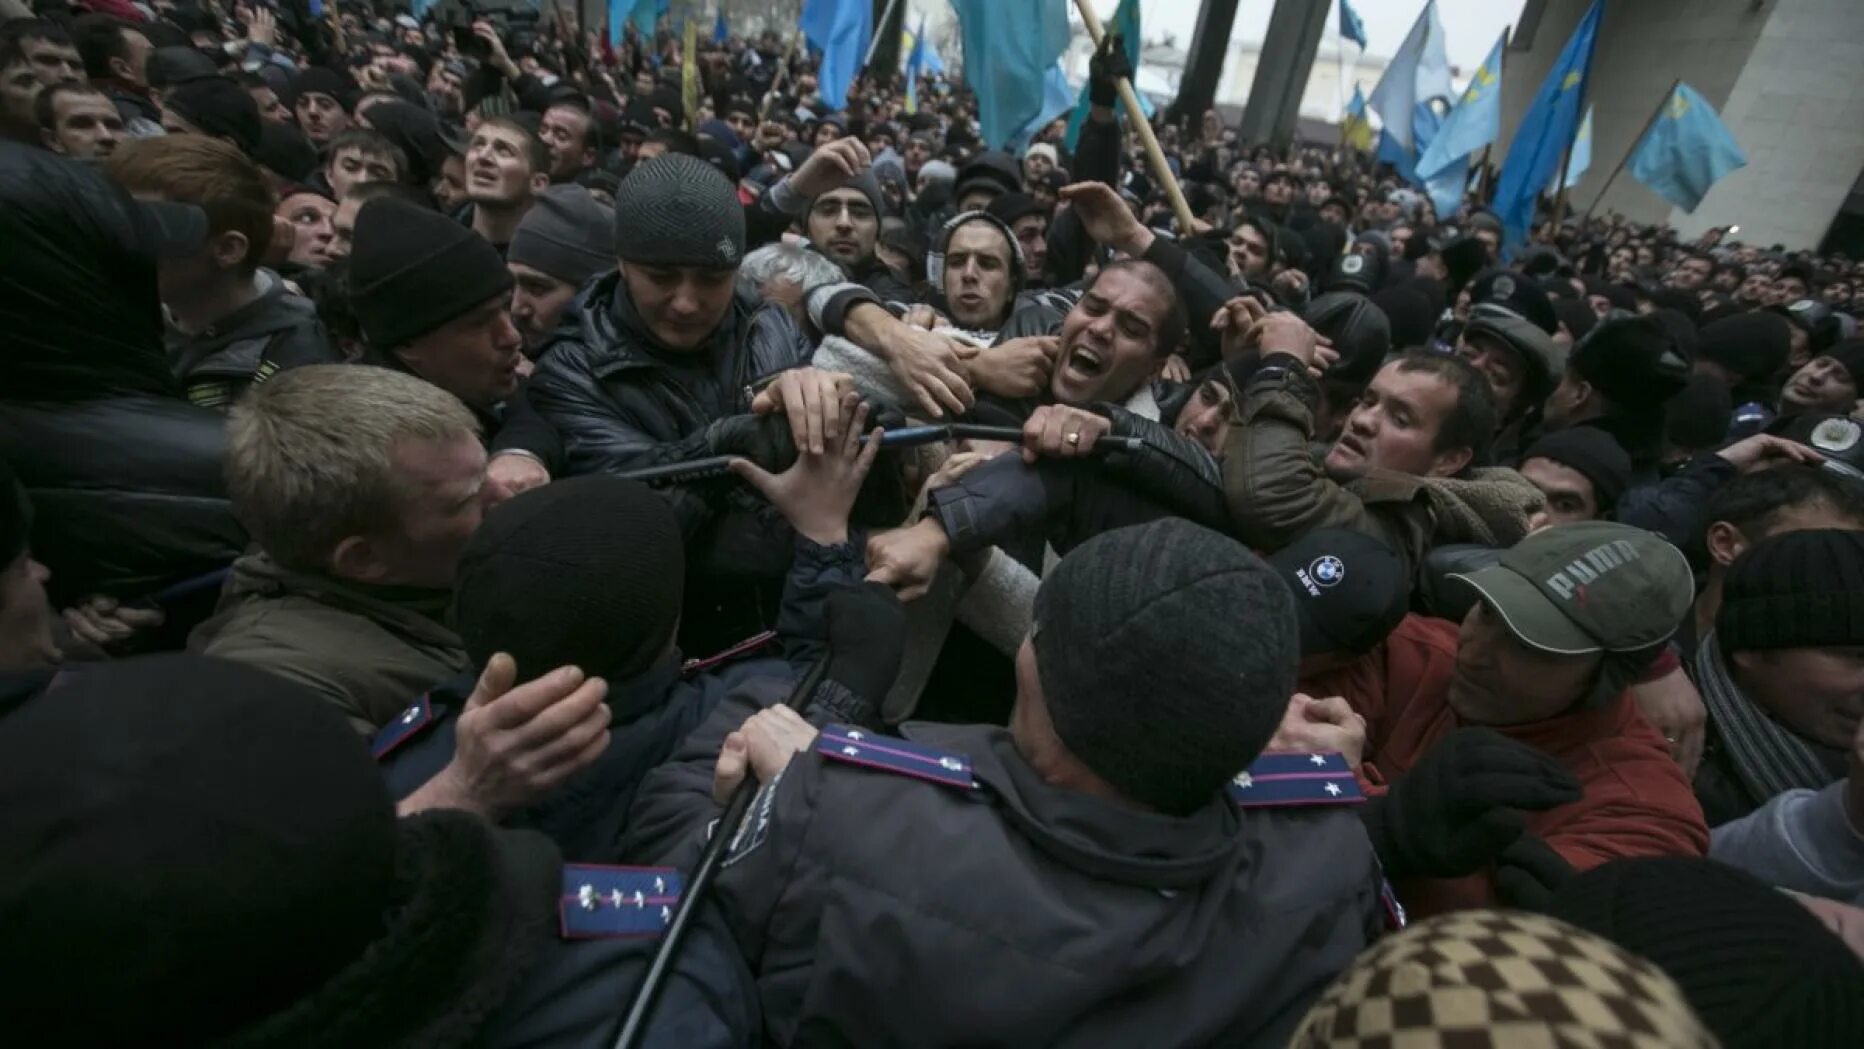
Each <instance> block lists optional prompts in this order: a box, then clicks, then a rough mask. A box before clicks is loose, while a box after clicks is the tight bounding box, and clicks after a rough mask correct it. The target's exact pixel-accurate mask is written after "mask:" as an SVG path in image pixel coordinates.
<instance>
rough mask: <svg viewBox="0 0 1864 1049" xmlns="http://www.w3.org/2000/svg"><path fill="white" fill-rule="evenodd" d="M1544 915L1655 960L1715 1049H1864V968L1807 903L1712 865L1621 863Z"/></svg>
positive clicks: (1583, 878)
mask: <svg viewBox="0 0 1864 1049" xmlns="http://www.w3.org/2000/svg"><path fill="white" fill-rule="evenodd" d="M1548 912H1549V913H1550V914H1552V915H1553V916H1554V917H1556V918H1559V919H1561V920H1563V921H1568V922H1571V923H1573V924H1574V925H1577V926H1579V927H1580V928H1582V929H1586V930H1588V931H1591V932H1594V933H1597V934H1599V935H1600V936H1603V937H1605V938H1606V939H1608V940H1611V941H1612V942H1614V943H1616V944H1618V945H1619V946H1620V947H1623V948H1625V949H1626V950H1629V951H1632V952H1633V953H1636V954H1640V955H1643V956H1644V957H1645V958H1648V959H1650V961H1652V962H1654V963H1656V965H1657V967H1658V968H1660V969H1662V970H1663V971H1664V972H1665V973H1667V974H1668V975H1669V976H1670V978H1671V979H1673V980H1675V981H1676V983H1677V985H1678V986H1680V987H1681V988H1682V989H1683V995H1684V997H1686V998H1688V999H1689V1004H1690V1005H1691V1006H1692V1007H1694V1009H1695V1010H1696V1014H1697V1015H1698V1016H1701V1017H1702V1020H1703V1022H1704V1023H1705V1024H1707V1025H1708V1027H1709V1029H1710V1030H1711V1031H1713V1032H1714V1033H1715V1035H1716V1036H1717V1037H1718V1038H1720V1039H1721V1043H1722V1049H1826V1047H1830V1049H1841V1047H1842V1049H1856V1047H1857V1046H1859V1045H1864V963H1860V962H1859V961H1858V958H1857V956H1856V955H1854V954H1852V953H1851V951H1850V949H1849V948H1847V947H1846V946H1845V944H1844V942H1843V941H1842V940H1840V939H1839V938H1838V937H1836V936H1834V935H1833V934H1832V933H1831V932H1830V931H1829V930H1827V929H1826V928H1825V926H1824V925H1823V924H1821V923H1820V922H1819V920H1818V919H1817V918H1815V917H1813V915H1812V913H1811V912H1810V911H1808V910H1806V908H1805V907H1803V906H1801V905H1800V904H1799V903H1797V902H1795V901H1794V900H1793V899H1791V898H1790V897H1788V896H1786V895H1784V894H1782V893H1780V892H1778V891H1777V890H1775V889H1773V888H1771V887H1769V886H1768V885H1766V884H1764V883H1762V882H1761V881H1760V880H1759V879H1757V878H1755V877H1754V876H1752V875H1750V874H1747V873H1746V872H1743V871H1739V870H1736V869H1735V868H1733V867H1728V866H1725V865H1723V864H1720V863H1716V862H1714V861H1712V860H1703V859H1694V858H1686V857H1680V856H1669V857H1660V858H1651V859H1633V860H1619V861H1617V862H1614V863H1608V864H1605V865H1604V866H1602V867H1597V868H1594V869H1593V870H1590V871H1587V872H1586V873H1584V874H1581V875H1579V876H1578V877H1577V878H1574V879H1572V880H1571V881H1569V882H1567V883H1566V884H1565V885H1563V886H1561V887H1560V888H1559V889H1558V890H1557V891H1556V892H1555V893H1554V897H1553V903H1552V905H1551V906H1550V907H1549V908H1548Z"/></svg>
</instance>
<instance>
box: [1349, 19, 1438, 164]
mask: <svg viewBox="0 0 1864 1049" xmlns="http://www.w3.org/2000/svg"><path fill="white" fill-rule="evenodd" d="M1445 41H1446V38H1445V36H1444V33H1443V23H1442V22H1441V21H1439V20H1438V18H1437V0H1429V2H1428V3H1426V4H1425V5H1424V10H1423V11H1422V12H1420V13H1419V14H1418V16H1417V21H1416V22H1415V23H1414V24H1413V25H1412V26H1411V31H1410V32H1409V33H1407V34H1405V38H1404V43H1402V44H1400V45H1398V53H1397V54H1395V55H1393V56H1392V61H1391V64H1390V65H1388V66H1386V67H1385V75H1384V76H1382V77H1380V78H1379V82H1378V86H1376V87H1374V88H1373V89H1372V97H1371V98H1369V99H1367V101H1369V102H1371V103H1372V108H1373V109H1374V110H1377V111H1378V114H1379V119H1381V120H1383V121H1385V127H1386V129H1387V130H1389V131H1390V132H1391V136H1392V140H1393V141H1395V142H1396V143H1398V145H1399V146H1400V147H1402V148H1403V149H1404V151H1405V154H1406V155H1407V156H1408V157H1411V158H1415V157H1416V155H1417V149H1418V145H1417V140H1416V134H1415V132H1414V131H1413V129H1412V123H1411V121H1409V120H1406V119H1405V115H1406V114H1408V113H1414V112H1416V110H1417V107H1418V104H1419V103H1420V102H1428V101H1430V100H1431V99H1433V98H1450V97H1452V96H1453V95H1454V93H1455V89H1454V87H1453V86H1452V85H1451V83H1450V58H1449V55H1448V53H1447V52H1446V51H1445V50H1444V47H1445Z"/></svg>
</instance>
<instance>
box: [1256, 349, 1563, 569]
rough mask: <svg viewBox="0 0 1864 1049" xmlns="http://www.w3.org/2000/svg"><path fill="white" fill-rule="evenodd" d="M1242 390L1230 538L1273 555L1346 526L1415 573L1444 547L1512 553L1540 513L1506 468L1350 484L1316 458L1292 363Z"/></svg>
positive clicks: (1311, 402) (1531, 492)
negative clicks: (1392, 552) (1498, 549)
mask: <svg viewBox="0 0 1864 1049" xmlns="http://www.w3.org/2000/svg"><path fill="white" fill-rule="evenodd" d="M1269 364H1272V365H1276V366H1273V367H1269V366H1265V367H1263V368H1262V369H1261V370H1259V371H1257V372H1256V373H1255V375H1254V376H1252V377H1251V378H1250V380H1249V385H1248V386H1247V387H1246V388H1245V389H1244V391H1243V397H1242V401H1241V406H1240V418H1239V420H1238V425H1236V426H1234V427H1232V428H1231V430H1230V436H1229V439H1228V441H1227V442H1226V443H1225V446H1224V457H1223V485H1224V491H1225V494H1226V496H1227V497H1228V500H1229V506H1230V516H1231V520H1232V522H1233V524H1234V526H1235V529H1236V531H1235V535H1236V537H1237V538H1239V539H1241V540H1242V541H1243V542H1245V543H1247V544H1249V545H1250V546H1252V547H1255V548H1256V549H1258V550H1265V551H1271V552H1272V551H1275V550H1280V549H1281V548H1282V547H1284V546H1287V545H1288V544H1289V543H1291V542H1293V541H1294V540H1295V539H1298V538H1299V537H1301V536H1303V535H1306V534H1307V533H1309V532H1311V531H1313V530H1314V529H1316V528H1351V529H1353V530H1355V531H1360V532H1364V533H1366V534H1368V535H1371V536H1375V537H1377V538H1378V539H1380V540H1382V541H1383V542H1384V543H1386V544H1387V545H1388V546H1390V547H1391V548H1392V549H1393V550H1396V551H1397V552H1399V553H1400V554H1402V555H1404V557H1405V559H1406V561H1407V562H1408V563H1409V564H1410V565H1411V567H1412V570H1413V571H1416V570H1418V568H1419V567H1420V566H1421V565H1422V564H1423V563H1424V558H1425V555H1427V554H1428V553H1429V552H1430V550H1431V548H1432V547H1434V546H1436V545H1438V544H1441V543H1477V544H1480V545H1483V546H1498V547H1505V546H1513V545H1514V544H1515V543H1516V542H1518V541H1519V540H1520V539H1521V537H1522V536H1524V535H1526V534H1527V520H1528V515H1529V514H1532V513H1533V512H1534V511H1536V510H1538V509H1540V508H1541V506H1542V505H1544V503H1545V497H1544V496H1543V495H1541V492H1540V489H1538V488H1535V487H1534V486H1533V484H1531V483H1529V481H1528V480H1527V479H1526V478H1524V477H1522V476H1521V475H1520V474H1518V473H1515V472H1514V471H1513V470H1507V469H1500V468H1489V469H1477V470H1471V471H1469V472H1468V475H1467V476H1464V477H1450V478H1443V477H1415V476H1412V475H1409V474H1398V473H1392V472H1390V471H1384V470H1374V471H1372V472H1370V473H1368V474H1366V475H1365V476H1364V477H1360V478H1357V479H1355V480H1353V481H1351V482H1349V483H1347V484H1344V485H1342V484H1340V483H1338V482H1336V481H1334V480H1332V479H1331V478H1329V477H1328V476H1327V474H1326V471H1325V470H1323V469H1322V468H1321V465H1320V464H1319V463H1318V462H1316V461H1315V459H1314V456H1313V454H1312V452H1311V449H1310V445H1311V443H1312V441H1313V439H1314V406H1315V403H1316V401H1317V400H1318V398H1319V389H1318V386H1317V385H1316V384H1315V382H1314V380H1313V379H1312V378H1310V377H1309V376H1308V374H1307V371H1306V369H1304V368H1302V367H1300V365H1299V363H1298V362H1296V361H1295V360H1294V358H1292V357H1287V356H1283V355H1274V356H1271V357H1270V358H1268V360H1267V361H1265V365H1269Z"/></svg>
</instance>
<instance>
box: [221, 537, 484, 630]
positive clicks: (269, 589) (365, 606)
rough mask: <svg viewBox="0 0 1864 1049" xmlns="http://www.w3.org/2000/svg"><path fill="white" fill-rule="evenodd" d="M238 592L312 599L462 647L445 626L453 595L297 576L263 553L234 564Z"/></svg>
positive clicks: (318, 575) (306, 574)
mask: <svg viewBox="0 0 1864 1049" xmlns="http://www.w3.org/2000/svg"><path fill="white" fill-rule="evenodd" d="M232 588H233V591H234V592H236V593H237V592H245V593H249V594H258V595H264V596H268V597H285V596H297V597H305V598H309V599H311V600H313V601H316V602H318V603H319V604H324V605H329V606H330V607H332V608H339V609H342V610H344V611H347V612H354V613H356V614H357V615H361V616H366V617H368V618H370V619H373V620H376V621H377V622H381V623H385V624H391V625H393V626H395V627H396V628H397V629H399V630H402V631H404V632H406V633H409V634H414V635H417V636H421V637H424V638H426V639H427V640H430V641H434V642H437V643H442V644H447V645H450V646H452V647H455V648H457V647H459V644H460V640H459V637H458V636H457V635H456V634H454V632H453V631H452V630H451V629H449V628H448V627H447V626H446V616H447V611H448V609H449V608H450V607H451V605H452V603H453V592H452V591H451V590H434V589H430V588H428V587H416V586H372V585H370V584H367V583H355V582H351V581H349V580H339V579H335V578H332V577H330V576H327V575H323V574H321V573H312V572H298V571H294V570H292V569H289V568H286V567H284V566H282V565H280V564H279V563H278V562H276V561H273V560H272V558H271V555H269V554H264V553H257V554H248V555H246V556H245V557H242V558H240V559H239V560H238V561H236V562H234V564H233V582H232Z"/></svg>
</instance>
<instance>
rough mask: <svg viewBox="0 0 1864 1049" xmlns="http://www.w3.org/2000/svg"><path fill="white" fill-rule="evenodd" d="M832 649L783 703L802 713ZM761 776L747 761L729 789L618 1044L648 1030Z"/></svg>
mask: <svg viewBox="0 0 1864 1049" xmlns="http://www.w3.org/2000/svg"><path fill="white" fill-rule="evenodd" d="M828 659H829V653H827V652H824V653H822V657H821V658H820V659H818V660H816V661H815V665H813V666H811V667H810V668H809V670H808V671H807V672H806V673H804V674H803V676H802V680H800V681H798V682H796V688H795V690H794V691H792V692H791V693H790V698H789V700H788V702H787V703H786V704H785V705H786V706H788V707H789V708H790V709H791V710H794V711H798V712H801V710H802V709H803V707H805V706H807V705H808V702H809V696H810V694H811V693H813V692H815V690H816V686H817V685H820V684H821V683H822V679H823V678H824V677H825V676H827V674H828ZM757 786H758V784H757V775H756V773H755V772H754V771H753V770H752V769H751V768H750V766H749V764H748V762H747V764H746V766H745V770H744V782H742V783H740V784H738V787H737V789H736V790H734V791H732V792H731V798H730V800H728V801H726V802H725V811H724V812H723V813H721V814H720V815H719V818H718V823H717V825H716V826H715V827H714V828H713V830H712V840H711V841H708V842H706V845H705V851H703V852H701V853H700V854H699V862H698V863H697V864H696V865H694V867H693V872H692V875H691V876H690V877H688V878H687V879H686V891H685V892H683V893H681V894H680V902H679V903H678V904H677V905H675V907H674V908H673V917H672V919H671V920H670V921H668V923H667V932H666V935H665V936H664V937H662V938H661V940H660V950H659V951H657V952H656V953H655V954H654V961H653V964H651V965H649V966H648V967H647V978H646V979H644V980H642V981H641V989H640V990H639V991H637V992H635V995H634V1003H633V1004H632V1005H630V1006H629V1007H628V1015H627V1018H626V1019H624V1020H623V1021H622V1023H621V1035H620V1036H619V1037H618V1038H616V1039H615V1049H634V1046H636V1045H637V1044H639V1043H640V1040H641V1036H642V1035H644V1034H646V1033H647V1021H648V1018H649V1017H651V1016H652V1015H653V1011H654V1002H655V1001H656V1000H657V999H658V998H659V997H660V989H661V987H662V986H664V985H665V984H666V982H667V974H668V973H670V972H672V971H673V960H674V958H675V957H677V956H678V955H679V952H680V944H681V943H683V942H684V941H685V939H686V931H687V930H688V929H689V928H690V927H691V926H692V922H693V916H694V915H695V914H696V913H698V910H699V905H700V903H701V902H702V901H704V899H705V894H706V890H708V889H710V888H711V887H712V882H713V881H715V880H717V878H718V871H719V867H720V865H721V864H723V863H724V861H725V850H726V849H728V848H729V847H730V846H731V841H732V839H733V838H735V837H737V835H738V825H739V824H740V823H743V822H744V815H745V813H746V812H748V811H750V808H751V799H752V798H754V797H755V796H756V795H757Z"/></svg>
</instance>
